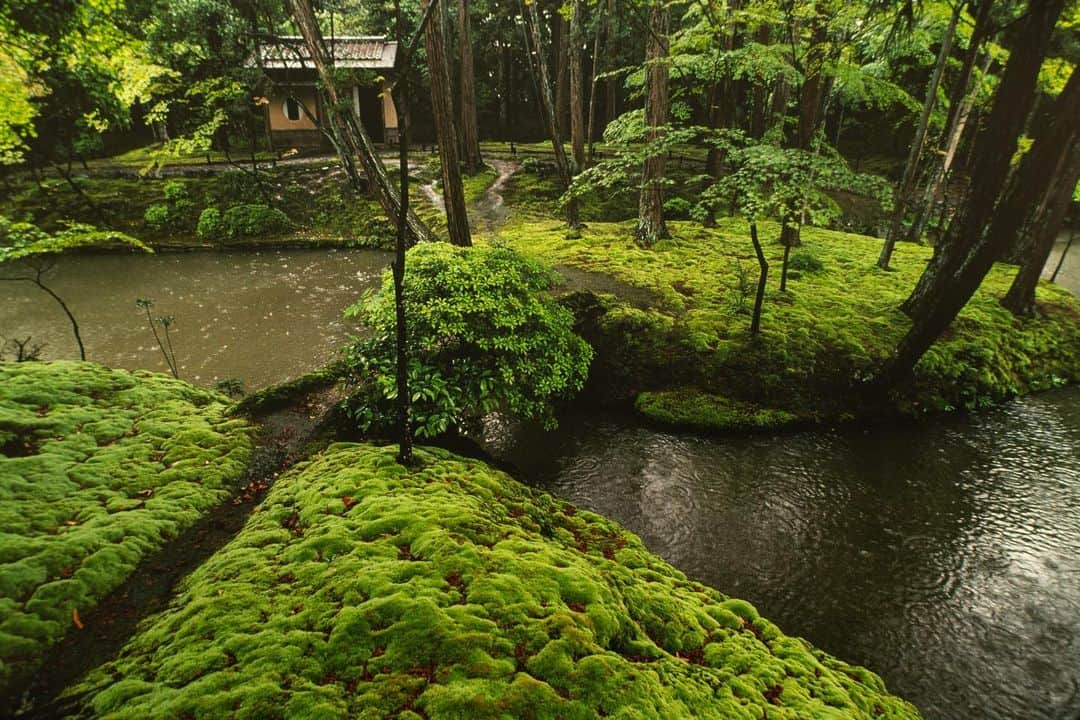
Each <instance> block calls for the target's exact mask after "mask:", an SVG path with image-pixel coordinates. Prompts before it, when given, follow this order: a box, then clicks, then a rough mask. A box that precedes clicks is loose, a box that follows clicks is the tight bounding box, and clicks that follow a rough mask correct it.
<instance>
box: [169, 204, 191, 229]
mask: <svg viewBox="0 0 1080 720" xmlns="http://www.w3.org/2000/svg"><path fill="white" fill-rule="evenodd" d="M196 207H197V206H196V205H195V202H194V201H193V200H189V199H187V198H180V199H178V200H177V201H176V202H174V203H173V207H172V212H170V213H169V220H170V221H172V222H174V223H175V222H181V223H183V224H184V225H186V226H188V227H190V223H191V221H192V220H194V219H195V209H196Z"/></svg>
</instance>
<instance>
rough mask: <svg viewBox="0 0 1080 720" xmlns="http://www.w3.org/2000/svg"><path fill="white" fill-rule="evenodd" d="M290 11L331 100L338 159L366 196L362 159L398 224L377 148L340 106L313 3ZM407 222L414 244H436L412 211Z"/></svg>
mask: <svg viewBox="0 0 1080 720" xmlns="http://www.w3.org/2000/svg"><path fill="white" fill-rule="evenodd" d="M288 4H289V9H290V11H291V12H292V16H293V19H294V20H295V21H296V26H297V28H299V30H300V34H301V35H302V36H303V37H304V43H305V44H306V45H307V48H308V52H309V53H310V54H311V59H312V63H313V64H314V65H315V70H316V71H317V72H318V74H319V79H320V81H321V82H322V86H323V92H325V93H326V95H327V96H328V97H329V99H330V103H329V108H328V110H329V116H330V125H331V131H332V137H333V138H334V140H335V143H334V144H335V147H336V149H337V151H338V159H339V160H340V161H341V164H342V167H343V168H344V169H345V173H346V175H347V176H348V177H349V181H350V183H351V184H352V186H353V188H354V189H355V190H356V191H357V192H363V191H364V187H363V184H362V183H361V182H360V178H359V176H358V175H357V173H356V166H355V165H354V164H353V158H354V157H359V158H360V164H361V166H362V167H363V169H364V174H365V175H366V176H367V178H368V181H369V182H370V183H371V184H372V185H373V186H374V187H373V189H374V191H375V197H376V199H378V201H379V205H380V206H382V209H383V212H385V213H386V216H387V217H388V218H391V219H392V220H394V221H395V222H396V221H397V218H398V217H399V216H400V211H401V200H400V197H399V196H398V194H397V192H396V191H395V190H394V188H393V186H392V185H391V184H390V178H389V177H388V176H387V174H386V168H385V167H383V164H382V161H381V160H380V159H379V157H378V155H376V154H375V148H374V146H373V145H372V144H371V138H369V137H368V134H367V132H365V131H364V126H363V124H361V122H360V119H359V118H358V117H356V116H355V113H354V110H353V104H352V103H351V102H344V103H343V102H341V98H340V96H339V95H338V91H337V85H336V83H335V81H334V74H333V70H332V68H331V67H330V64H329V62H328V59H327V58H328V55H327V52H326V44H325V43H324V42H323V37H322V33H321V32H320V30H319V25H318V23H317V22H316V20H315V11H314V9H313V8H312V5H311V0H288ZM406 217H407V218H408V226H409V234H410V236H411V238H412V242H421V241H425V240H434V237H433V236H432V234H431V230H430V229H428V227H427V225H425V224H424V223H423V221H422V220H420V218H418V217H417V216H416V213H414V212H412V211H411V210H410V211H409V212H408V213H407V214H406Z"/></svg>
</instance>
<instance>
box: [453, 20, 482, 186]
mask: <svg viewBox="0 0 1080 720" xmlns="http://www.w3.org/2000/svg"><path fill="white" fill-rule="evenodd" d="M458 45H459V46H460V53H461V150H462V153H461V155H462V160H463V161H464V164H465V172H467V173H468V174H470V175H475V174H476V173H478V172H480V170H481V169H482V168H483V167H484V161H483V158H481V157H480V130H479V127H478V125H477V121H476V72H475V70H474V68H473V50H472V31H471V28H470V19H469V0H458Z"/></svg>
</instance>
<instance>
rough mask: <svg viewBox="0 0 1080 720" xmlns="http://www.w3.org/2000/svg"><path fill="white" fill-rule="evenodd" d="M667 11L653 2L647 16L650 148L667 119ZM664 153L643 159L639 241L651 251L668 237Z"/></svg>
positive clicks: (647, 99) (647, 96) (649, 154)
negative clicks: (665, 207)
mask: <svg viewBox="0 0 1080 720" xmlns="http://www.w3.org/2000/svg"><path fill="white" fill-rule="evenodd" d="M669 15H670V13H669V10H668V8H667V6H666V5H665V4H664V2H663V0H653V3H652V7H651V9H650V12H649V37H648V40H647V41H646V51H645V64H646V70H645V124H646V126H647V127H648V134H647V136H646V137H647V141H648V143H649V145H653V144H655V143H657V142H658V141H659V140H661V139H662V138H663V132H664V130H663V126H664V125H665V124H666V123H667V116H668V65H667V57H668V24H669ZM665 159H666V158H665V153H662V152H656V151H652V152H649V153H648V154H647V155H646V157H645V164H644V168H643V169H642V173H641V197H640V200H639V202H638V223H637V237H638V241H639V242H640V243H641V244H642V245H644V246H645V247H652V246H653V245H654V244H655V243H656V242H657V241H658V240H661V239H663V238H666V237H668V229H667V223H665V222H664V185H663V183H664V175H665V165H666V163H665Z"/></svg>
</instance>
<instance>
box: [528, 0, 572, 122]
mask: <svg viewBox="0 0 1080 720" xmlns="http://www.w3.org/2000/svg"><path fill="white" fill-rule="evenodd" d="M531 1H532V2H536V1H537V0H531ZM552 21H553V25H552V31H553V32H552V40H551V45H552V47H553V49H554V50H555V123H556V124H557V125H558V126H559V135H560V136H565V134H566V129H567V128H568V127H569V125H570V123H569V122H568V120H569V116H570V63H569V60H570V28H569V26H568V24H567V22H566V18H564V17H563V15H562V13H561V12H558V11H556V12H555V15H554V17H553V18H552Z"/></svg>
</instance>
